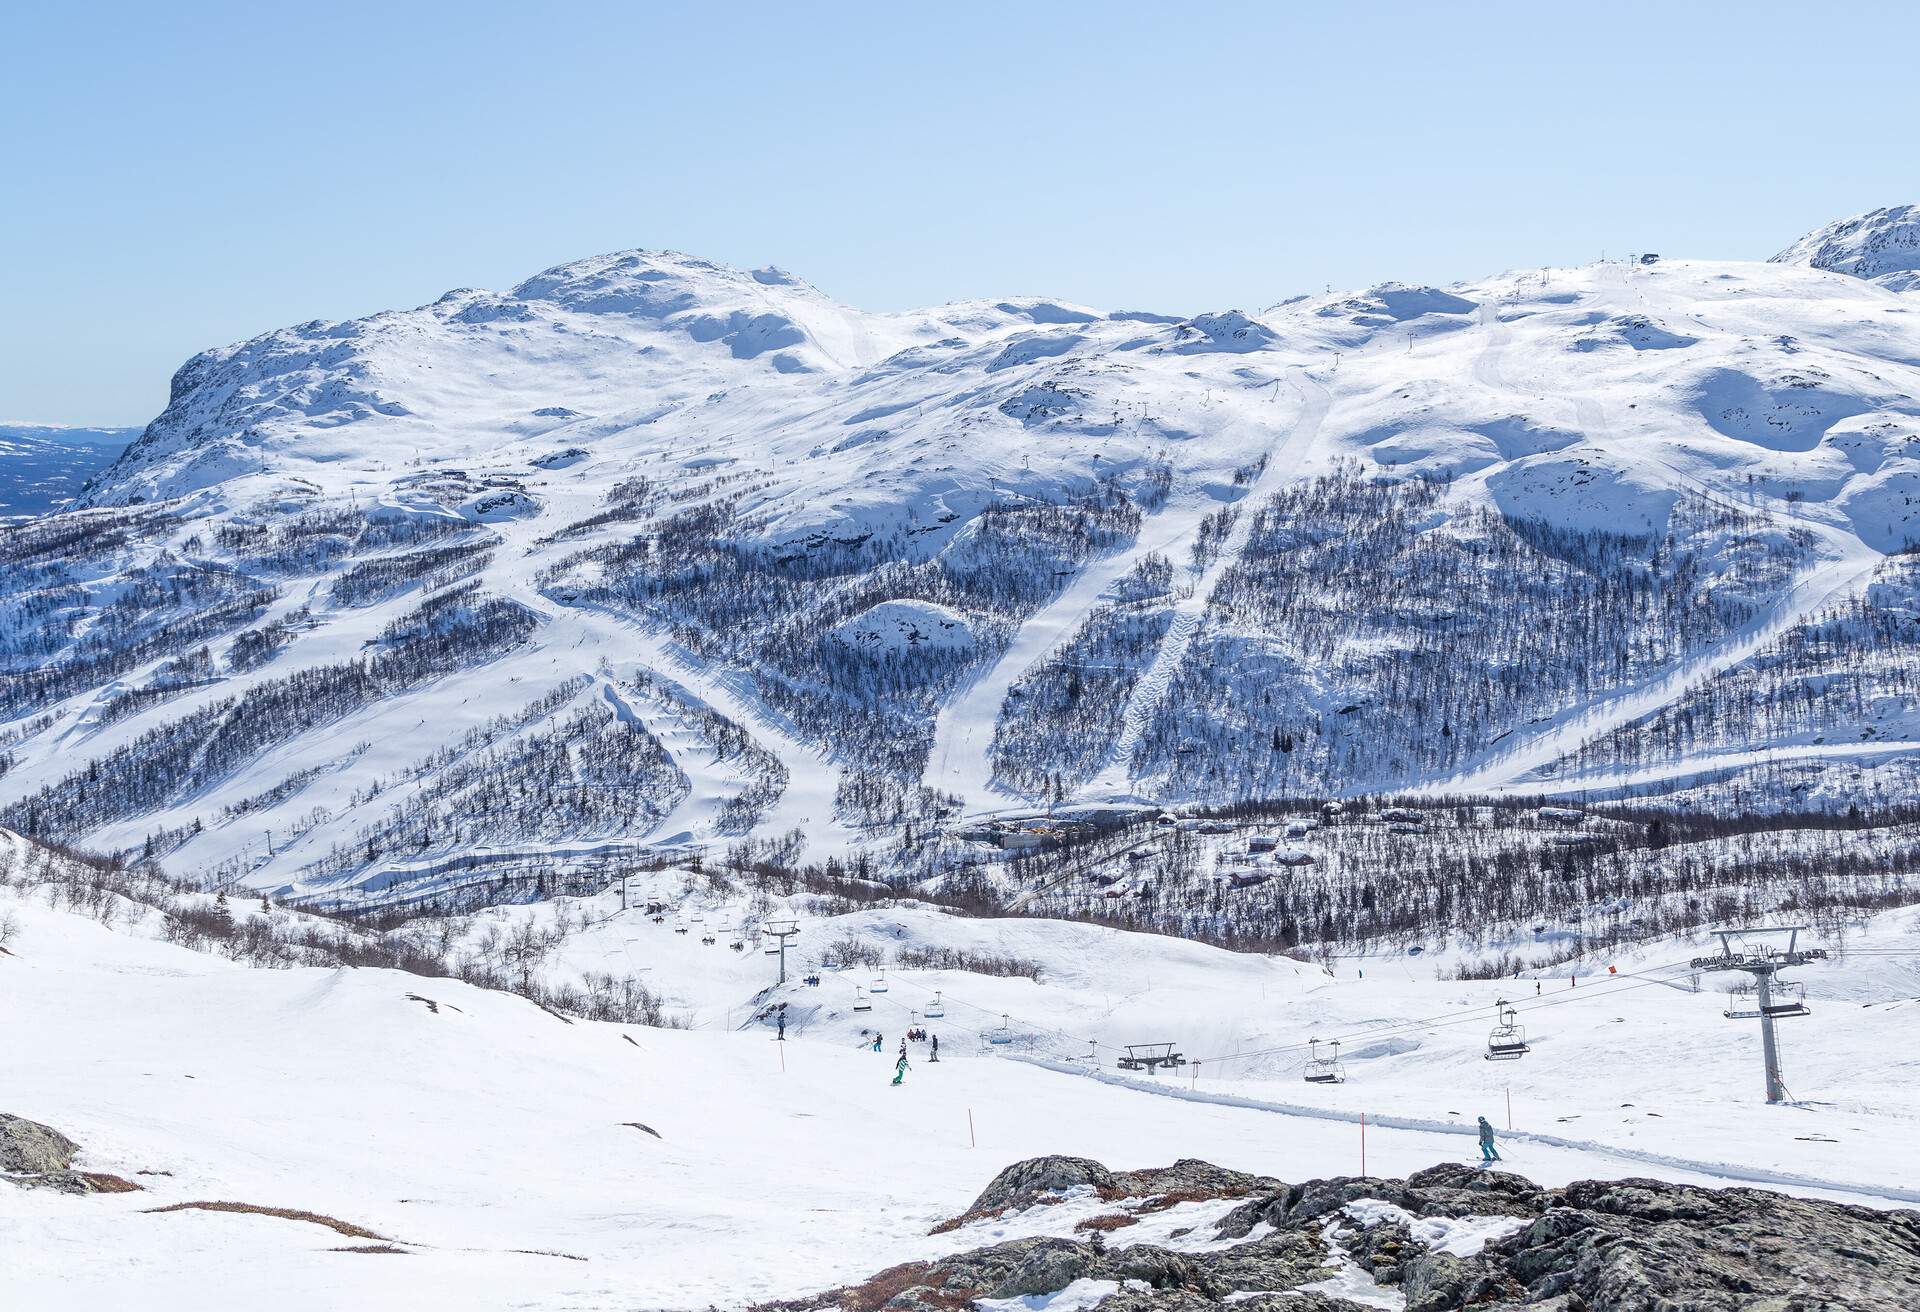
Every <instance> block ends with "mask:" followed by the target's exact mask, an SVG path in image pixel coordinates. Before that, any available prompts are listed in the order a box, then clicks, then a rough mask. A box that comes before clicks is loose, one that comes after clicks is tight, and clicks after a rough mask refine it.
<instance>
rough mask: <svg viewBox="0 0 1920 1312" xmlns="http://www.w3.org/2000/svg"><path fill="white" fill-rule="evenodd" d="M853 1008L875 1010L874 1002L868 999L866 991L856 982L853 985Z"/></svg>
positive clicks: (856, 1009)
mask: <svg viewBox="0 0 1920 1312" xmlns="http://www.w3.org/2000/svg"><path fill="white" fill-rule="evenodd" d="M853 1009H854V1010H855V1011H872V1010H873V1003H871V1002H869V1001H868V1000H867V995H866V993H865V992H864V991H863V990H862V989H861V988H860V986H859V985H858V984H855V985H854V986H853Z"/></svg>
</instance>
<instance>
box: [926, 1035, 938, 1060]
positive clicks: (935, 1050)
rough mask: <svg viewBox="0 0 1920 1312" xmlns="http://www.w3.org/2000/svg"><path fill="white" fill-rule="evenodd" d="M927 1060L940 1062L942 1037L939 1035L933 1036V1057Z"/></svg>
mask: <svg viewBox="0 0 1920 1312" xmlns="http://www.w3.org/2000/svg"><path fill="white" fill-rule="evenodd" d="M927 1060H929V1061H939V1060H940V1036H939V1035H938V1034H936V1035H934V1036H933V1056H931V1057H929V1058H928V1059H927Z"/></svg>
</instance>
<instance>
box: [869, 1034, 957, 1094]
mask: <svg viewBox="0 0 1920 1312" xmlns="http://www.w3.org/2000/svg"><path fill="white" fill-rule="evenodd" d="M860 1032H861V1033H862V1034H865V1033H866V1031H865V1030H862V1031H860ZM909 1040H911V1041H912V1042H915V1043H923V1042H924V1043H928V1044H930V1045H931V1049H930V1051H929V1053H928V1055H927V1060H928V1061H930V1062H935V1061H939V1060H940V1036H939V1035H938V1034H928V1033H927V1032H926V1031H925V1030H923V1029H911V1030H908V1031H907V1037H906V1038H904V1039H901V1040H900V1053H899V1056H898V1057H897V1058H896V1059H895V1060H894V1063H893V1082H894V1083H895V1084H899V1083H900V1082H901V1081H903V1080H905V1079H906V1078H907V1071H908V1070H909V1069H910V1067H909V1066H908V1064H907V1043H908V1041H909ZM886 1042H887V1040H886V1036H885V1035H883V1034H881V1033H880V1032H879V1031H878V1030H875V1031H874V1034H873V1041H872V1042H871V1043H867V1042H866V1041H865V1040H862V1045H863V1046H865V1047H866V1048H867V1049H868V1050H869V1051H872V1052H880V1051H883V1050H884V1049H885V1047H886Z"/></svg>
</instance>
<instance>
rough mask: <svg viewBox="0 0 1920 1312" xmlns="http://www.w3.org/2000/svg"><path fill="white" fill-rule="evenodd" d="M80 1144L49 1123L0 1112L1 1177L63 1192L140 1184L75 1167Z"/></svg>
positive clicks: (118, 1190)
mask: <svg viewBox="0 0 1920 1312" xmlns="http://www.w3.org/2000/svg"><path fill="white" fill-rule="evenodd" d="M79 1152H80V1145H79V1144H77V1143H75V1142H74V1141H73V1140H71V1139H69V1138H67V1136H66V1135H64V1134H62V1133H60V1131H58V1130H56V1129H54V1128H53V1127H52V1126H51V1125H42V1124H41V1123H40V1122H39V1121H30V1120H28V1119H27V1118H26V1117H24V1116H14V1115H12V1114H10V1113H8V1112H0V1180H7V1181H10V1182H12V1183H13V1184H17V1185H19V1186H21V1187H22V1188H25V1189H52V1190H55V1191H56V1192H59V1193H63V1194H123V1193H129V1192H132V1191H133V1190H136V1189H138V1188H139V1187H140V1186H139V1185H137V1184H134V1183H133V1182H132V1181H131V1180H123V1179H121V1178H120V1177H119V1176H117V1175H105V1174H102V1173H101V1172H98V1171H76V1170H74V1169H73V1159H74V1157H75V1156H77V1155H78V1154H79Z"/></svg>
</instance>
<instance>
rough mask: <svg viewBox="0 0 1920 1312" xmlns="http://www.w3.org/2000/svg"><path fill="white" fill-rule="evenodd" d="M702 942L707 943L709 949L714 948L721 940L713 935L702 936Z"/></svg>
mask: <svg viewBox="0 0 1920 1312" xmlns="http://www.w3.org/2000/svg"><path fill="white" fill-rule="evenodd" d="M700 941H701V942H702V943H705V944H706V945H707V946H708V947H712V946H713V945H714V944H715V943H718V942H719V941H720V940H719V939H717V938H715V937H714V936H713V935H711V934H702V935H701V936H700Z"/></svg>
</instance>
